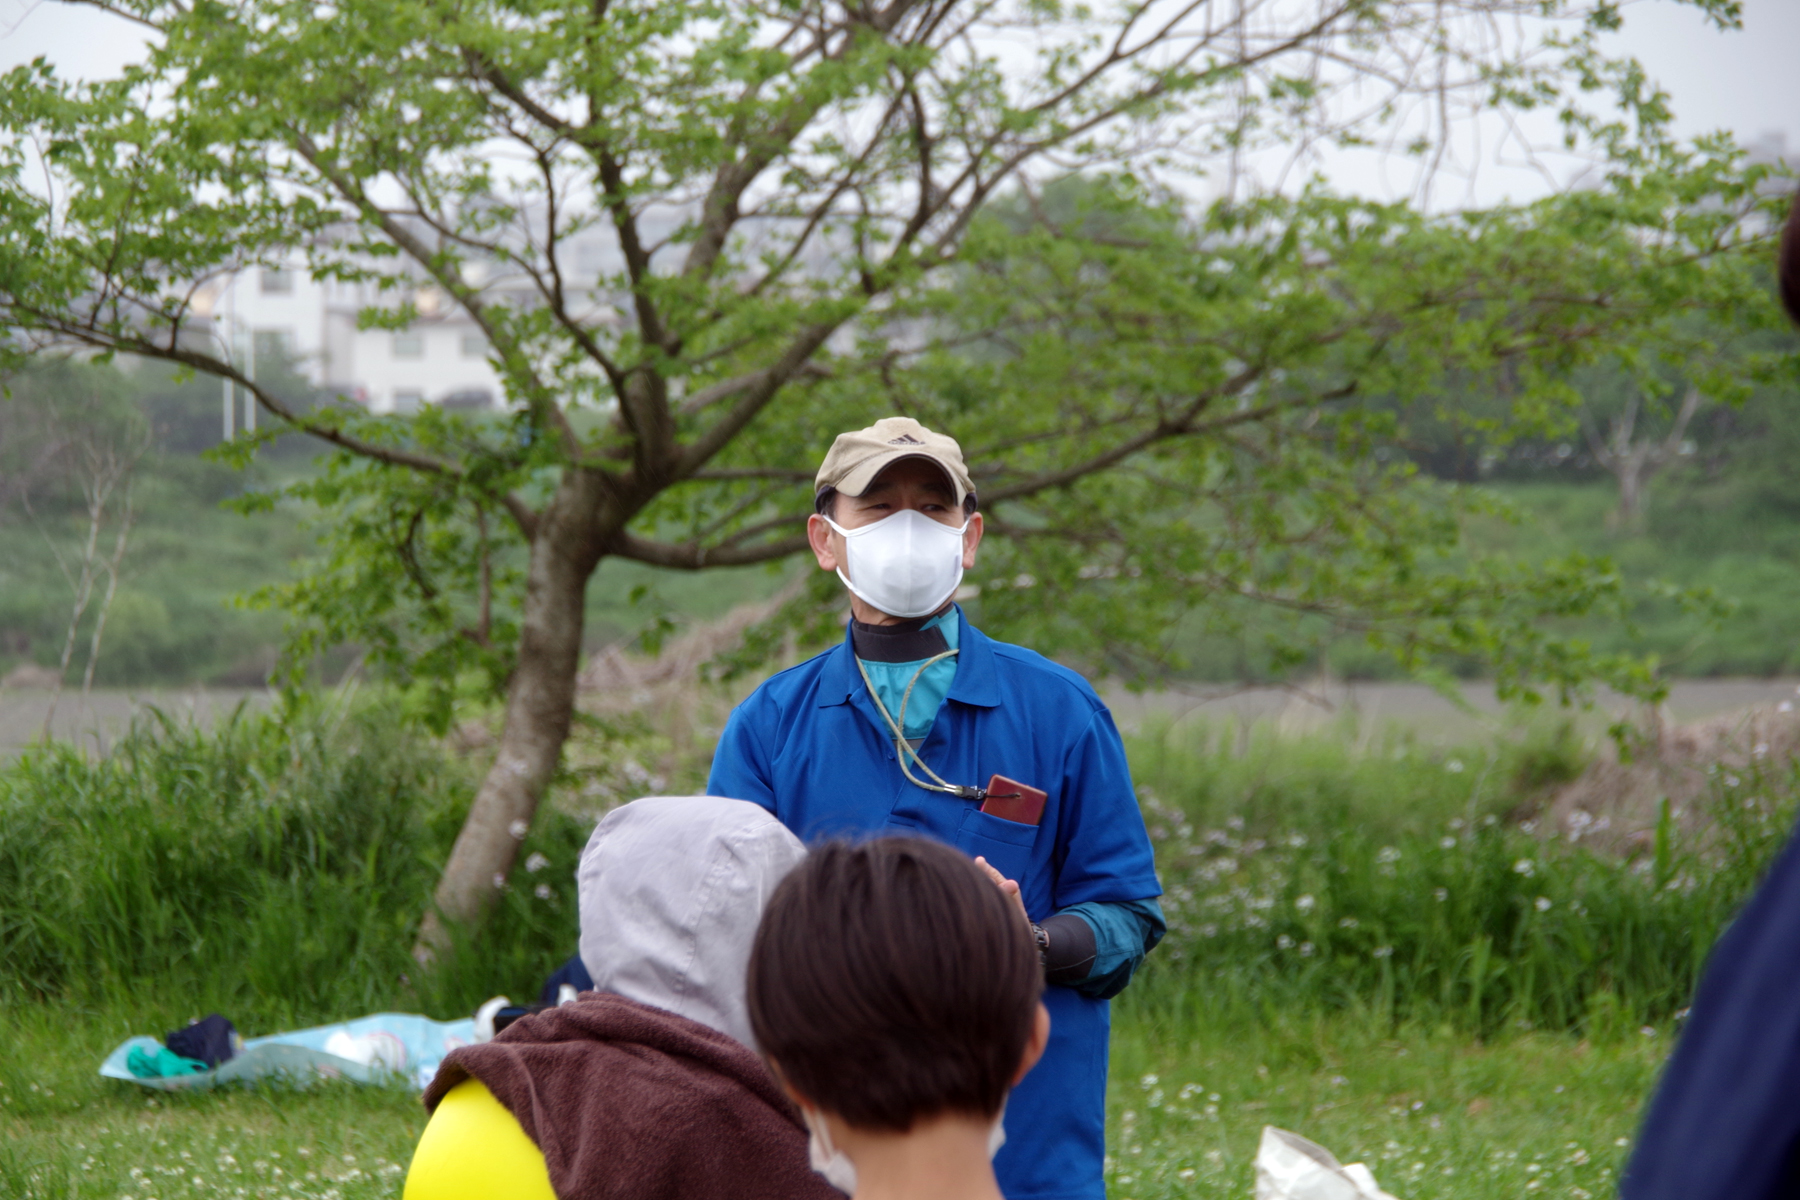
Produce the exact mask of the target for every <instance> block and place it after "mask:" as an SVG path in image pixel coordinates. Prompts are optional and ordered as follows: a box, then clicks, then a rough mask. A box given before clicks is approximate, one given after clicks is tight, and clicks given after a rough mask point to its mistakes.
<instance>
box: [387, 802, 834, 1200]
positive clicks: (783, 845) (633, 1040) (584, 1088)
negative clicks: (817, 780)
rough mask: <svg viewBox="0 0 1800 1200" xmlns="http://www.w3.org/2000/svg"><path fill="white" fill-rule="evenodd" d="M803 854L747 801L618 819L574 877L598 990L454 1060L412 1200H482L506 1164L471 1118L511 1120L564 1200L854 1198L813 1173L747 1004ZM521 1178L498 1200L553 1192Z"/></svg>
mask: <svg viewBox="0 0 1800 1200" xmlns="http://www.w3.org/2000/svg"><path fill="white" fill-rule="evenodd" d="M805 857H806V848H805V847H804V846H802V845H801V844H800V842H799V840H798V839H797V838H795V837H794V835H793V834H791V833H789V832H788V831H787V830H786V829H785V828H783V827H782V825H781V824H780V822H778V821H776V820H775V818H774V817H772V816H770V815H769V814H768V813H767V812H765V811H763V810H762V809H761V808H758V807H757V806H756V805H753V804H748V803H745V802H743V801H739V800H724V799H719V798H716V797H706V796H683V797H664V796H659V797H651V798H648V799H644V800H637V801H634V802H632V803H630V804H627V805H625V806H624V807H622V808H620V809H617V810H615V811H614V812H612V813H609V814H608V815H607V816H606V817H605V818H604V819H603V820H601V822H600V823H599V825H598V826H597V827H596V828H595V829H594V833H593V836H592V837H591V838H590V839H589V840H588V845H587V849H586V850H585V851H583V853H582V856H581V864H580V866H579V867H578V868H577V875H576V877H577V881H578V883H579V892H580V915H581V957H582V961H583V962H584V964H585V965H586V966H587V969H588V971H589V973H590V974H591V975H592V976H593V980H594V990H593V991H590V992H583V993H582V994H581V996H580V997H579V999H577V1000H576V1001H575V1002H574V1003H570V1004H564V1005H561V1006H559V1007H556V1008H551V1009H548V1010H546V1011H544V1012H540V1013H536V1014H534V1015H531V1016H527V1017H523V1018H520V1019H519V1020H517V1021H515V1022H514V1023H513V1024H511V1025H509V1026H507V1027H506V1028H505V1029H504V1030H502V1031H501V1032H500V1033H499V1034H498V1035H497V1036H496V1037H495V1038H494V1040H493V1041H491V1042H488V1043H485V1044H483V1045H479V1046H467V1047H464V1048H462V1049H459V1050H455V1051H452V1052H451V1054H450V1055H449V1056H448V1057H447V1058H446V1059H445V1060H444V1064H443V1066H442V1067H441V1068H440V1069H439V1071H438V1074H437V1077H436V1078H435V1079H434V1080H432V1083H431V1086H430V1087H429V1088H427V1089H426V1092H425V1104H426V1106H427V1107H428V1108H431V1109H433V1117H432V1121H431V1123H430V1124H429V1125H428V1126H427V1127H426V1130H425V1133H424V1136H423V1137H421V1138H420V1141H419V1148H418V1150H417V1152H416V1153H415V1155H414V1158H413V1166H412V1170H411V1173H410V1174H409V1176H408V1179H407V1187H406V1197H407V1200H441V1198H446V1197H449V1196H451V1195H467V1194H473V1193H471V1192H470V1191H469V1190H468V1189H469V1187H470V1185H471V1183H472V1181H473V1174H474V1173H477V1172H481V1171H482V1170H484V1169H485V1168H486V1167H488V1166H491V1165H493V1164H491V1163H489V1164H484V1163H483V1162H482V1161H479V1160H480V1159H481V1158H482V1155H481V1153H480V1151H479V1147H480V1146H482V1145H484V1144H486V1143H485V1142H484V1140H483V1133H484V1131H483V1130H481V1129H477V1128H473V1127H471V1125H470V1122H471V1121H475V1122H486V1123H487V1125H488V1126H491V1125H493V1124H494V1122H495V1121H496V1120H499V1121H504V1120H505V1118H506V1116H507V1115H510V1118H511V1119H512V1121H514V1122H516V1124H517V1127H518V1129H519V1130H522V1131H523V1133H524V1135H525V1136H526V1137H527V1138H529V1140H530V1143H531V1144H532V1145H533V1146H535V1148H536V1150H537V1151H538V1152H539V1153H540V1154H541V1155H542V1158H543V1164H544V1170H545V1172H546V1173H547V1176H548V1185H549V1189H550V1190H552V1191H553V1192H554V1195H555V1196H556V1197H557V1200H589V1198H594V1200H598V1198H599V1197H609V1198H614V1200H620V1198H630V1200H638V1198H642V1200H660V1198H662V1197H669V1198H670V1200H674V1198H675V1197H682V1198H684V1200H709V1198H714V1197H716V1198H718V1200H726V1198H727V1197H730V1198H731V1200H841V1197H840V1196H839V1193H838V1192H837V1191H836V1190H835V1189H833V1188H832V1187H831V1186H830V1185H829V1184H827V1183H826V1182H825V1181H824V1180H823V1179H821V1178H820V1177H819V1176H818V1175H816V1174H814V1173H813V1171H812V1170H811V1169H810V1167H809V1166H808V1162H807V1137H806V1130H805V1128H804V1126H803V1125H802V1124H801V1121H800V1116H799V1113H798V1112H797V1110H796V1109H795V1108H794V1107H793V1105H792V1104H791V1103H790V1102H789V1101H788V1099H787V1098H786V1096H784V1095H783V1094H782V1092H781V1090H780V1088H779V1087H778V1086H777V1085H776V1084H775V1082H774V1081H773V1079H771V1077H770V1076H769V1074H768V1071H767V1069H766V1068H765V1067H764V1065H763V1062H762V1060H761V1059H760V1058H759V1057H758V1056H757V1054H756V1052H755V1048H754V1046H753V1039H752V1035H751V1032H750V1022H749V1018H748V1015H747V1012H746V1009H745V1002H744V974H745V968H746V965H747V963H748V959H749V954H750V947H751V944H752V941H753V939H754V936H755V932H756V927H757V923H758V922H759V921H760V920H761V919H762V913H763V909H764V907H765V906H766V905H767V903H768V900H769V898H770V896H771V895H773V893H774V891H775V887H776V885H777V884H779V883H780V882H781V880H782V878H783V877H784V876H786V875H787V873H788V872H789V871H790V870H792V869H793V867H794V866H796V865H797V864H798V863H799V862H800V861H801V860H802V859H804V858H805ZM483 1104H485V1105H486V1106H487V1107H486V1108H485V1109H482V1108H481V1107H480V1105H483ZM502 1110H503V1111H502ZM510 1132H512V1133H513V1135H514V1136H515V1137H516V1136H517V1132H516V1131H510ZM489 1157H490V1158H491V1157H492V1156H491V1155H490V1156H489ZM507 1174H508V1184H509V1185H508V1186H504V1187H502V1189H501V1190H500V1191H492V1190H490V1192H489V1195H491V1197H492V1200H508V1198H510V1197H518V1198H519V1200H525V1197H527V1196H533V1195H536V1196H542V1195H543V1191H544V1183H543V1180H544V1176H542V1175H539V1176H536V1180H537V1183H536V1190H535V1191H534V1190H533V1189H532V1188H530V1187H525V1186H521V1183H522V1182H528V1181H521V1180H520V1175H521V1172H520V1171H519V1170H518V1169H516V1168H515V1169H512V1170H510V1171H508V1173H507ZM526 1174H529V1172H526ZM434 1180H443V1181H444V1184H443V1185H442V1186H437V1185H434V1184H433V1181H434ZM498 1185H499V1181H496V1186H498Z"/></svg>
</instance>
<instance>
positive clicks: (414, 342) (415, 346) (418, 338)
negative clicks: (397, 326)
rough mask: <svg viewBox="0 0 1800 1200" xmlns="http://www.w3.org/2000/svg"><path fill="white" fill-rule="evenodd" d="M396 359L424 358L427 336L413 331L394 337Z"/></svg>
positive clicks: (397, 334)
mask: <svg viewBox="0 0 1800 1200" xmlns="http://www.w3.org/2000/svg"><path fill="white" fill-rule="evenodd" d="M394 357H395V358H424V357H425V335H424V334H422V333H416V332H414V331H413V330H410V329H408V330H406V331H404V332H402V333H396V334H395V335H394Z"/></svg>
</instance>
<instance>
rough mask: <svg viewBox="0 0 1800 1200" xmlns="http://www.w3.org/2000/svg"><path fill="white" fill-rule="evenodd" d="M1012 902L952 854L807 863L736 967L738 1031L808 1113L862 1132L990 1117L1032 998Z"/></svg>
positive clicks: (858, 856) (1033, 976)
mask: <svg viewBox="0 0 1800 1200" xmlns="http://www.w3.org/2000/svg"><path fill="white" fill-rule="evenodd" d="M1043 986H1044V984H1043V972H1042V969H1041V968H1040V967H1039V965H1038V956H1037V947H1036V945H1035V943H1034V942H1033V940H1032V937H1031V931H1030V929H1029V928H1028V927H1027V926H1026V924H1025V920H1024V918H1023V917H1021V916H1020V915H1019V911H1018V908H1017V907H1016V905H1015V904H1014V902H1013V901H1012V900H1011V899H1010V898H1008V897H1007V896H1005V895H1003V894H1002V893H1001V891H1000V889H999V888H997V887H995V886H994V885H993V883H992V882H991V881H990V880H989V879H988V877H987V876H986V875H984V874H982V872H981V870H980V868H978V867H976V866H975V864H974V863H973V862H971V861H970V860H969V859H968V858H966V857H964V856H963V855H962V854H961V853H960V852H958V851H956V850H952V849H951V848H950V847H948V846H944V845H940V844H939V843H937V842H930V841H926V840H924V839H922V838H905V837H885V838H876V839H874V840H872V841H868V842H864V843H862V844H861V845H856V846H852V845H848V844H845V843H843V842H828V843H826V844H824V845H822V846H819V847H818V848H817V849H815V850H814V851H813V852H812V854H811V855H810V856H809V857H808V858H807V860H806V861H805V862H804V863H802V864H801V865H800V866H799V867H797V868H795V869H794V871H793V873H792V874H790V875H789V876H788V877H787V878H786V879H784V880H783V881H782V883H781V886H780V887H779V888H777V889H776V891H775V895H774V897H773V898H772V899H771V900H770V901H769V906H768V908H767V910H766V911H764V913H763V919H762V925H761V926H760V927H759V928H758V929H757V931H756V943H755V945H754V946H753V947H752V949H751V951H750V973H749V979H748V986H747V991H748V993H749V996H748V999H749V1006H750V1027H751V1029H752V1030H754V1031H755V1033H756V1040H757V1043H758V1044H759V1045H760V1046H761V1047H762V1051H763V1053H764V1054H766V1055H768V1056H769V1057H770V1058H771V1059H773V1060H774V1061H775V1063H776V1064H777V1065H778V1066H779V1067H780V1068H781V1071H782V1073H783V1074H784V1075H785V1076H786V1077H787V1080H788V1082H789V1083H790V1084H792V1085H793V1086H794V1087H795V1088H796V1089H797V1090H798V1091H799V1092H800V1093H801V1094H802V1095H804V1096H805V1097H806V1098H807V1099H808V1100H809V1101H810V1102H812V1103H814V1104H817V1105H819V1106H820V1107H821V1108H824V1109H826V1110H828V1111H830V1112H832V1113H835V1114H836V1115H837V1116H839V1117H841V1118H842V1119H843V1120H844V1121H846V1122H848V1123H849V1124H850V1125H852V1126H854V1127H857V1128H861V1129H884V1130H892V1131H895V1132H905V1131H906V1130H908V1129H911V1128H912V1126H913V1122H914V1121H916V1120H918V1119H920V1118H922V1117H932V1116H936V1115H938V1114H939V1113H945V1112H960V1113H968V1114H972V1115H976V1116H983V1117H991V1116H993V1115H995V1114H996V1113H998V1112H999V1111H1000V1105H1001V1103H1002V1102H1003V1101H1004V1100H1005V1099H1006V1092H1007V1089H1008V1088H1009V1087H1011V1086H1012V1081H1013V1073H1014V1072H1015V1071H1017V1070H1018V1068H1019V1062H1020V1059H1021V1058H1022V1056H1023V1055H1024V1053H1025V1044H1026V1042H1027V1040H1028V1039H1029V1038H1030V1036H1031V1029H1032V1025H1033V1022H1034V1021H1035V1019H1036V1014H1037V1001H1038V996H1039V994H1040V993H1041V992H1042V991H1043Z"/></svg>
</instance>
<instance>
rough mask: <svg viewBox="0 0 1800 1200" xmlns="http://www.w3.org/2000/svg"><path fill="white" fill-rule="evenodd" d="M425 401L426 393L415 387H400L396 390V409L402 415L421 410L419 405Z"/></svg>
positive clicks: (409, 414)
mask: <svg viewBox="0 0 1800 1200" xmlns="http://www.w3.org/2000/svg"><path fill="white" fill-rule="evenodd" d="M423 403H425V393H423V392H421V391H418V390H416V389H414V388H398V389H396V390H395V392H394V411H395V412H397V413H399V414H401V415H402V416H411V415H412V414H413V413H416V412H418V411H419V405H421V404H423Z"/></svg>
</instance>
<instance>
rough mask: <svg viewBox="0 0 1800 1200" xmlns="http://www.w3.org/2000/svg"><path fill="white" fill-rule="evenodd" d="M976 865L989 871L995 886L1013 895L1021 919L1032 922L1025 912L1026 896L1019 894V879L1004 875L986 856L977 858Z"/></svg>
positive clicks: (988, 874) (988, 873) (989, 876)
mask: <svg viewBox="0 0 1800 1200" xmlns="http://www.w3.org/2000/svg"><path fill="white" fill-rule="evenodd" d="M975 865H976V866H978V867H980V868H981V869H982V870H983V871H986V872H987V877H988V878H989V879H991V880H993V881H994V886H995V887H997V888H999V889H1000V890H1001V891H1003V892H1005V893H1006V894H1007V895H1008V896H1011V897H1012V902H1013V903H1014V904H1015V905H1017V906H1018V909H1019V919H1020V920H1022V921H1024V922H1025V923H1026V924H1027V925H1029V924H1031V918H1030V917H1029V916H1027V915H1026V913H1025V897H1023V896H1021V895H1020V894H1019V884H1018V881H1017V880H1014V879H1008V878H1007V877H1006V876H1004V875H1002V874H1001V873H1000V872H999V871H998V870H997V869H995V867H994V864H992V863H990V862H989V861H988V860H987V859H985V858H979V857H978V858H976V860H975Z"/></svg>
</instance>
